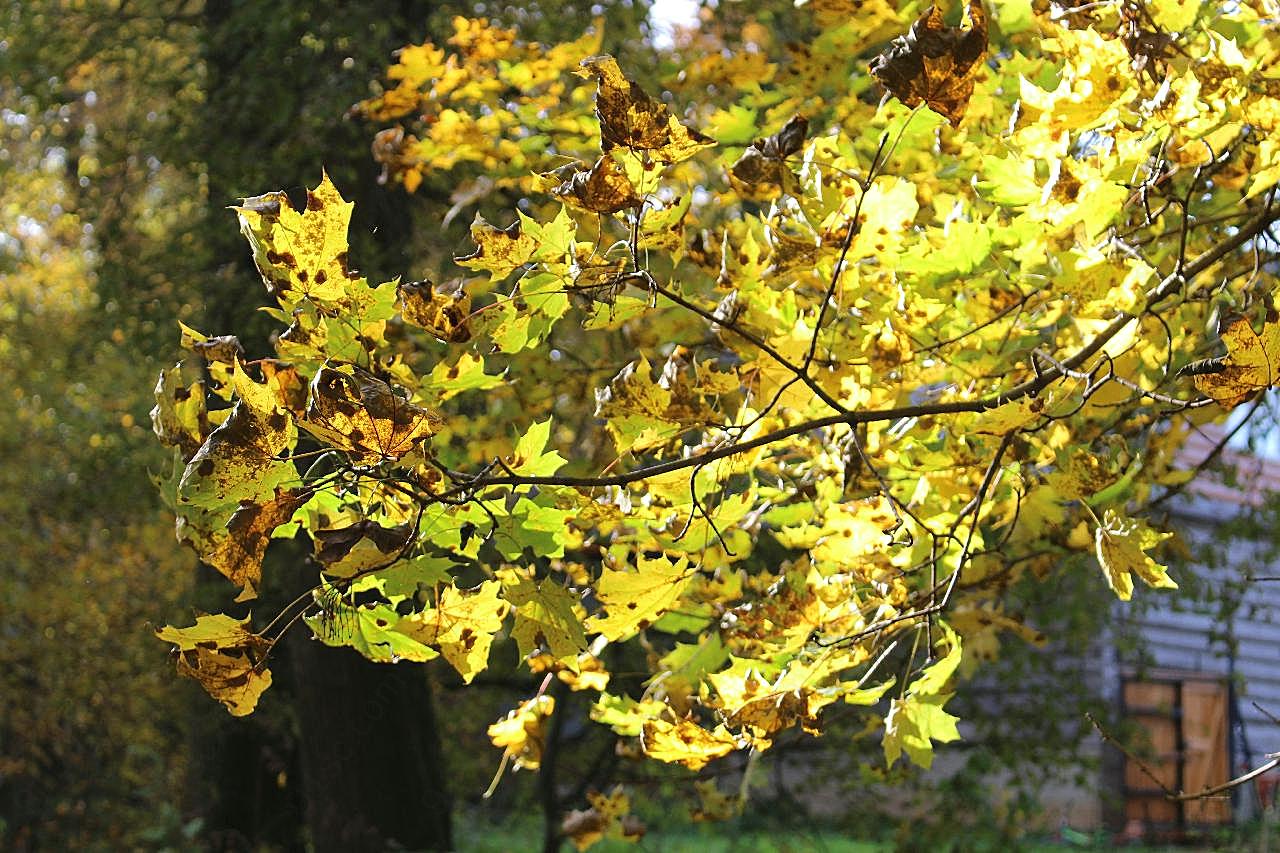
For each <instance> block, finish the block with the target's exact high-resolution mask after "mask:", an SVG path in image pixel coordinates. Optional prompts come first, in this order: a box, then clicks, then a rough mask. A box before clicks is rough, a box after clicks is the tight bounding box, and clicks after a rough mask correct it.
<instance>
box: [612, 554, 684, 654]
mask: <svg viewBox="0 0 1280 853" xmlns="http://www.w3.org/2000/svg"><path fill="white" fill-rule="evenodd" d="M692 578H693V573H692V572H690V571H689V561H688V560H687V559H686V558H684V557H681V558H680V559H679V560H676V561H675V562H674V563H672V562H671V561H670V560H668V559H667V558H666V557H657V558H655V559H648V558H646V557H641V558H640V559H639V561H638V563H637V567H636V570H635V571H616V570H612V569H607V570H605V572H604V574H602V575H601V576H600V581H599V582H598V583H597V584H596V597H597V598H599V599H600V602H601V603H602V604H603V605H604V608H605V610H606V611H607V614H608V615H606V616H592V617H591V618H590V619H588V620H587V630H588V631H598V632H599V633H601V634H603V635H604V636H605V637H607V638H608V639H610V640H621V639H624V638H626V637H629V636H631V635H632V634H634V633H635V632H636V631H641V630H644V629H645V628H647V627H648V626H649V625H650V624H651V623H652V622H653V621H654V620H655V619H657V618H658V616H659V615H661V614H662V613H664V612H665V611H667V610H668V609H670V608H671V607H672V606H673V605H674V604H675V603H676V601H678V600H679V598H680V595H681V593H683V592H684V589H685V587H686V586H688V585H689V581H690V580H691V579H692Z"/></svg>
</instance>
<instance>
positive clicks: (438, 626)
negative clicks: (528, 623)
mask: <svg viewBox="0 0 1280 853" xmlns="http://www.w3.org/2000/svg"><path fill="white" fill-rule="evenodd" d="M501 590H502V584H501V583H499V582H498V581H485V582H484V583H482V584H480V586H478V587H476V588H475V589H474V590H460V589H458V588H457V587H455V586H453V585H448V586H446V587H444V589H442V590H441V592H440V597H439V599H438V600H437V601H436V606H435V607H431V608H427V609H426V610H424V611H422V612H421V613H414V614H411V615H410V616H409V617H407V618H406V619H404V620H403V621H401V622H400V623H399V624H398V625H397V626H396V630H397V631H399V632H401V633H403V634H407V635H408V636H410V637H412V638H413V639H415V640H417V641H418V642H420V643H423V644H424V645H431V646H436V647H437V648H439V649H440V654H442V655H443V656H444V659H445V660H447V661H448V662H449V663H450V664H452V665H453V668H454V669H456V670H457V671H458V674H459V675H461V676H462V680H463V681H464V682H465V683H468V684H470V683H471V679H473V678H475V677H476V674H477V673H479V672H480V671H482V670H483V669H484V668H485V667H486V666H488V664H489V647H490V646H491V645H492V643H493V635H494V634H495V633H496V632H497V631H498V630H499V629H500V628H501V627H502V621H503V618H504V617H505V616H506V615H507V611H508V610H510V605H509V604H507V602H506V601H504V600H502V599H501V598H499V597H498V595H499V593H500V592H501Z"/></svg>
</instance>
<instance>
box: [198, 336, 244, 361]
mask: <svg viewBox="0 0 1280 853" xmlns="http://www.w3.org/2000/svg"><path fill="white" fill-rule="evenodd" d="M191 348H192V349H193V350H195V351H196V352H198V353H199V354H200V355H202V356H204V358H205V360H206V361H216V362H220V363H222V364H233V363H235V360H236V359H237V358H238V359H241V360H243V359H244V347H243V346H241V345H240V339H239V338H237V337H236V336H235V335H218V336H217V337H212V338H205V339H204V340H203V341H196V342H195V343H193V344H192V345H191Z"/></svg>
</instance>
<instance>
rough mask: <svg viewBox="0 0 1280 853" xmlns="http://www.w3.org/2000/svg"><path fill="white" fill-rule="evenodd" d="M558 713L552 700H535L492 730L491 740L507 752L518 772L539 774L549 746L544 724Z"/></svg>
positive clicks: (542, 697) (505, 754)
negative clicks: (531, 771)
mask: <svg viewBox="0 0 1280 853" xmlns="http://www.w3.org/2000/svg"><path fill="white" fill-rule="evenodd" d="M555 709H556V700H555V699H553V698H552V697H550V696H547V695H545V694H544V695H542V696H534V697H533V698H532V699H530V700H528V701H527V702H522V703H521V704H520V706H519V707H518V708H516V709H515V710H513V711H511V712H510V713H508V714H507V715H506V716H505V717H503V718H502V719H501V720H498V721H497V722H496V723H494V724H493V725H491V726H489V740H491V741H492V742H493V745H494V746H499V747H502V748H503V749H504V750H505V753H504V760H506V759H510V760H512V761H513V762H514V766H515V767H516V769H520V768H526V769H528V770H537V769H538V766H539V765H540V764H541V763H542V750H543V748H544V746H545V745H546V733H545V732H544V731H543V724H544V723H545V722H546V720H547V718H548V717H550V716H551V714H552V713H553V712H554V711H555Z"/></svg>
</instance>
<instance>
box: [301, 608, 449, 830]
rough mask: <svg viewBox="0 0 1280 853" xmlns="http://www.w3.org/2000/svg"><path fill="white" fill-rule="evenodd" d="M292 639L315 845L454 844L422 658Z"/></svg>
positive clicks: (309, 820) (309, 819) (305, 784)
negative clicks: (393, 660)
mask: <svg viewBox="0 0 1280 853" xmlns="http://www.w3.org/2000/svg"><path fill="white" fill-rule="evenodd" d="M288 646H289V658H290V660H291V662H292V663H293V669H294V671H295V672H296V673H297V674H298V678H297V684H296V687H295V690H296V693H295V699H296V703H297V707H298V709H299V711H300V713H299V715H298V728H299V742H298V751H299V757H300V759H301V767H302V778H303V789H304V795H305V799H306V804H307V806H306V808H307V826H308V828H309V829H310V835H311V842H312V845H313V847H314V849H315V851H316V853H359V851H371V852H372V851H382V850H388V849H396V848H397V845H398V846H399V847H403V848H407V849H410V850H448V849H451V847H452V844H451V832H450V830H451V826H450V819H449V795H448V792H447V790H446V786H445V773H444V766H443V762H442V755H441V745H440V738H439V736H438V730H437V728H436V718H435V709H434V706H433V703H432V699H431V689H430V682H429V681H428V679H427V671H426V667H425V666H423V665H422V664H412V663H398V664H376V663H372V662H370V661H367V660H365V659H364V658H362V657H361V656H360V655H359V654H357V653H356V652H354V651H352V650H351V649H331V648H328V647H326V646H323V645H321V644H320V643H318V642H316V641H315V640H312V639H310V638H309V637H306V636H304V634H303V633H302V632H298V633H295V634H293V635H292V636H291V637H290V638H289V640H288Z"/></svg>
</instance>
